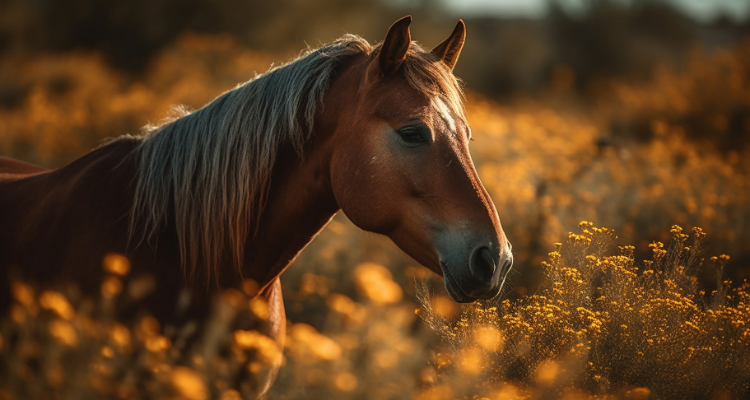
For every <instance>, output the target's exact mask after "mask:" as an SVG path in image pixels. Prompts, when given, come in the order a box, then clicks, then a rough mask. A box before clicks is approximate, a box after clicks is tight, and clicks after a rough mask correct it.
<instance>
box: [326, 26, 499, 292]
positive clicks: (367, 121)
mask: <svg viewBox="0 0 750 400" xmlns="http://www.w3.org/2000/svg"><path fill="white" fill-rule="evenodd" d="M410 22H411V17H410V16H408V17H404V18H402V19H400V20H398V21H396V22H395V23H394V24H393V25H392V26H391V27H390V29H389V30H388V33H387V35H386V38H385V40H384V42H383V43H382V45H381V46H379V47H376V48H375V49H374V50H373V51H372V52H371V53H370V54H369V55H368V57H367V59H366V60H363V61H362V62H360V63H359V66H358V67H355V68H353V71H356V75H354V74H355V72H352V71H347V72H345V73H348V74H349V77H348V78H344V79H345V80H346V79H348V81H347V82H348V84H349V85H352V86H356V95H355V99H354V100H352V101H351V102H348V104H346V106H345V107H346V112H345V113H344V115H343V116H342V117H341V119H340V121H339V123H338V124H337V127H336V129H335V132H334V134H333V136H332V137H333V140H334V141H335V142H336V143H337V144H336V150H335V151H334V152H333V154H332V158H331V165H330V168H331V171H330V175H331V185H332V189H333V193H334V196H335V198H336V201H337V202H338V205H339V206H340V207H341V209H342V210H343V211H344V213H345V214H346V215H347V216H348V217H349V219H350V220H351V221H352V222H353V223H354V224H355V225H357V226H359V227H360V228H362V229H364V230H367V231H371V232H376V233H380V234H384V235H387V236H388V237H390V238H391V240H393V242H394V243H395V244H396V245H398V246H399V247H400V248H401V249H402V250H404V251H405V252H406V253H407V254H409V255H410V256H411V257H413V258H414V259H415V260H416V261H418V262H419V263H421V264H422V265H424V266H426V267H428V268H430V269H431V270H433V271H434V272H436V273H438V274H439V275H442V276H443V277H444V281H445V286H446V289H447V291H448V293H449V294H450V295H451V297H452V298H453V299H454V300H456V301H458V302H469V301H473V300H475V299H487V298H491V297H494V296H496V295H497V294H498V293H499V292H500V290H501V288H502V286H503V283H504V281H505V277H506V275H507V273H508V271H509V270H510V268H511V265H512V259H513V258H512V255H511V251H510V244H509V242H508V240H507V239H506V237H505V233H504V232H503V230H502V228H501V225H500V219H499V217H498V214H497V211H496V210H495V206H494V205H493V203H492V200H491V199H490V196H489V195H488V193H487V191H486V190H485V188H484V187H483V186H482V183H481V182H480V180H479V177H478V175H477V171H476V169H475V168H474V165H473V163H472V160H471V156H470V154H469V141H470V140H471V130H470V129H469V126H468V124H467V122H466V119H465V117H464V113H463V104H462V101H463V98H462V96H463V95H462V93H461V89H460V87H459V85H458V82H457V81H456V78H455V77H454V76H453V72H452V70H453V66H454V65H455V64H456V61H457V59H458V56H459V54H460V52H461V48H462V47H463V44H464V39H465V36H466V31H465V26H464V23H463V21H459V23H458V25H457V26H456V28H455V29H454V31H453V33H452V34H451V35H450V36H449V37H448V38H447V39H446V40H445V41H443V42H442V43H440V44H439V45H438V46H436V47H435V48H434V49H433V50H432V51H426V50H423V49H421V48H420V47H419V46H418V45H417V44H415V43H413V42H412V41H411V35H410V33H409V24H410Z"/></svg>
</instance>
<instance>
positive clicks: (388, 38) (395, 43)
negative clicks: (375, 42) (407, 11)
mask: <svg viewBox="0 0 750 400" xmlns="http://www.w3.org/2000/svg"><path fill="white" fill-rule="evenodd" d="M409 24H411V15H407V16H405V17H403V18H401V19H400V20H398V21H396V22H394V23H393V25H391V27H390V28H388V34H387V35H385V41H384V42H383V46H382V47H381V48H380V55H379V56H378V61H379V64H380V72H382V74H383V75H384V76H386V77H390V76H392V75H393V74H394V73H396V71H398V69H399V68H400V67H401V64H403V63H404V60H406V52H407V51H409V46H410V45H411V33H409Z"/></svg>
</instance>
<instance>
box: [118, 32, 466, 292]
mask: <svg viewBox="0 0 750 400" xmlns="http://www.w3.org/2000/svg"><path fill="white" fill-rule="evenodd" d="M377 51H378V48H373V47H372V46H371V45H370V44H369V43H368V42H367V41H366V40H364V39H362V38H360V37H358V36H354V35H346V36H343V37H342V38H340V39H338V40H336V41H334V42H331V43H329V44H326V45H324V46H323V47H320V48H318V49H316V50H310V51H308V52H306V53H305V54H303V55H302V56H300V57H299V58H297V59H296V60H294V61H292V62H290V63H288V64H286V65H283V66H279V67H276V68H273V69H271V70H269V71H268V72H266V73H265V74H262V75H259V76H257V77H255V78H254V79H252V80H250V81H248V82H245V83H243V84H241V85H238V86H237V87H236V88H234V89H232V90H229V91H227V92H226V93H224V94H222V95H220V96H219V97H217V98H216V99H214V100H213V101H212V102H210V103H209V104H207V105H206V106H204V107H202V108H201V109H199V110H197V111H195V112H192V113H183V115H182V116H180V117H179V118H176V119H174V120H171V121H168V122H167V123H165V124H163V125H162V126H158V127H148V128H147V132H146V134H145V135H144V136H143V138H142V142H141V143H140V144H139V146H138V147H137V148H136V150H135V152H136V153H135V154H136V155H137V157H138V172H137V177H136V187H135V201H134V203H133V207H132V210H131V215H130V232H129V233H130V238H131V242H136V243H138V244H140V243H142V242H143V241H144V240H146V241H148V242H152V241H154V240H155V239H156V237H157V236H158V234H159V233H160V232H161V231H162V230H163V229H164V228H165V226H166V224H167V222H168V219H169V218H170V210H173V213H174V214H173V217H174V224H175V227H176V229H177V238H178V242H179V248H180V258H181V262H182V265H183V267H184V268H185V269H186V272H188V273H189V276H190V277H191V278H192V276H193V275H194V273H195V270H196V267H197V265H199V264H204V265H205V266H206V268H207V276H210V274H211V273H213V274H214V276H218V275H217V274H216V272H217V270H218V268H219V267H220V265H222V264H223V263H229V264H233V266H234V267H235V268H238V269H239V267H240V266H241V265H242V260H243V258H244V250H245V245H246V243H247V240H248V238H249V236H250V235H252V234H255V232H254V228H253V227H254V226H255V225H256V222H257V220H258V218H259V217H260V215H261V212H262V211H263V208H264V206H265V203H266V198H267V195H268V189H269V187H270V183H271V182H270V180H271V174H272V171H273V168H274V165H275V162H276V155H277V152H278V150H279V149H280V147H281V145H283V144H291V145H292V146H293V148H294V149H295V150H296V151H297V153H298V154H299V155H300V156H301V155H302V151H303V146H304V144H305V143H306V141H307V140H308V139H309V138H310V135H311V133H312V127H313V126H314V117H315V114H316V112H317V110H318V106H319V105H320V104H321V103H322V100H323V97H324V95H325V94H326V92H327V90H328V88H329V86H330V82H331V80H332V78H333V77H334V76H335V71H336V69H337V67H339V66H340V65H341V64H342V62H343V61H344V60H346V59H348V58H350V57H351V56H354V55H358V54H374V52H377ZM404 73H405V76H406V78H407V80H408V82H409V84H410V85H411V86H412V87H413V88H414V89H416V90H418V91H419V92H421V93H423V94H425V95H427V96H430V97H435V96H437V97H439V98H441V99H442V100H443V101H444V102H445V104H446V105H447V106H448V107H449V108H450V109H451V111H453V112H454V113H455V114H456V115H457V116H459V117H461V118H463V113H464V112H463V93H462V91H461V87H460V85H459V84H458V82H457V80H456V78H455V77H454V76H453V74H452V72H451V71H450V70H449V69H448V68H447V67H446V66H445V65H444V64H443V63H441V62H439V61H438V60H437V58H435V57H434V56H433V55H432V54H430V53H429V52H427V51H425V50H423V49H421V48H420V47H419V46H417V45H416V44H413V45H412V46H411V48H410V50H409V54H408V57H407V59H406V62H405V63H404ZM230 255H231V257H230Z"/></svg>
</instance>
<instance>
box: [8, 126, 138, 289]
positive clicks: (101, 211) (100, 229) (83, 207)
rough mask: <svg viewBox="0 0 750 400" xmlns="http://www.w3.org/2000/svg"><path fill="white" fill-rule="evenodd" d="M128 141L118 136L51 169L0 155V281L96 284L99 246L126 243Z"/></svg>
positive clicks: (109, 248)
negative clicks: (12, 279)
mask: <svg viewBox="0 0 750 400" xmlns="http://www.w3.org/2000/svg"><path fill="white" fill-rule="evenodd" d="M134 147H135V143H134V141H133V140H128V139H126V140H117V141H114V142H112V143H110V144H108V145H106V146H103V147H100V148H99V149H96V150H94V151H92V152H90V153H88V154H86V155H85V156H83V157H81V158H79V159H77V160H75V161H73V162H72V163H70V164H68V165H67V166H65V167H62V168H59V169H56V170H47V169H45V168H42V167H39V166H36V165H33V164H29V163H26V162H23V161H18V160H13V159H10V158H4V157H0V281H2V282H0V283H2V284H4V285H7V279H8V275H9V274H12V275H14V276H17V277H19V278H21V279H29V280H31V281H35V282H37V283H39V284H46V283H49V282H58V281H60V280H61V279H63V278H65V279H68V280H75V281H78V282H79V283H81V284H82V285H87V284H90V285H92V288H94V287H97V286H98V285H99V284H100V282H101V280H100V279H101V276H102V274H101V260H102V258H103V256H104V254H106V253H107V252H113V251H114V252H124V251H125V250H126V248H125V239H126V232H127V223H126V221H123V219H126V218H123V217H125V216H126V214H127V212H128V210H129V204H130V202H129V199H128V186H129V185H128V183H129V181H130V180H131V179H132V177H133V174H134V173H135V172H134V167H133V166H130V165H128V164H127V163H124V160H126V157H127V156H128V155H129V154H130V153H131V151H132V149H133V148H134ZM132 164H133V165H134V163H132ZM118 166H121V167H122V168H118ZM89 281H90V282H89Z"/></svg>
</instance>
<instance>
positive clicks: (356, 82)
mask: <svg viewBox="0 0 750 400" xmlns="http://www.w3.org/2000/svg"><path fill="white" fill-rule="evenodd" d="M410 22H411V17H410V16H408V17H405V18H402V19H400V20H399V21H397V22H395V23H394V24H393V25H392V26H391V28H390V29H389V31H388V33H387V36H386V38H385V41H384V42H383V43H382V45H380V46H375V47H372V46H370V45H369V44H368V43H367V42H366V41H365V40H364V39H362V38H359V37H357V36H352V35H347V36H344V37H342V38H341V39H339V40H337V41H334V42H332V43H329V44H327V45H325V46H323V47H321V48H319V49H317V50H314V51H310V52H308V53H307V54H305V55H303V56H301V57H300V58H298V59H297V60H295V61H293V62H291V63H289V64H286V65H284V66H281V67H278V68H275V69H273V70H271V71H269V72H267V73H265V74H263V75H261V76H259V77H256V78H255V79H253V80H251V81H249V82H246V83H245V84H242V85H240V86H238V87H237V88H235V89H233V90H230V91H228V92H226V93H224V94H222V95H221V96H219V97H218V98H216V99H215V100H214V101H212V102H211V103H209V104H208V105H206V106H204V107H203V108H201V109H199V110H197V111H195V112H193V113H190V114H186V115H183V116H181V117H180V118H177V119H174V120H172V121H169V122H166V123H164V124H163V125H161V126H158V127H151V128H149V129H150V130H149V131H148V132H147V133H146V134H145V135H144V136H143V137H121V138H119V139H116V140H113V141H111V142H110V143H108V144H106V145H104V146H102V147H100V148H98V149H96V150H94V151H92V152H90V153H89V154H87V155H85V156H83V157H81V158H79V159H78V160H76V161H74V162H72V163H71V164H69V165H67V166H65V167H63V168H60V169H57V170H51V171H48V170H44V169H42V168H39V167H36V166H33V165H30V164H26V163H22V162H20V161H14V160H10V159H0V284H2V287H3V288H6V289H3V291H2V293H3V294H2V301H1V302H0V306H3V309H5V308H7V306H8V304H9V301H10V298H9V295H8V291H7V287H8V284H9V282H8V275H9V274H10V273H11V272H12V271H15V274H17V275H20V276H22V277H23V278H24V279H29V280H33V281H36V282H38V283H40V284H44V283H45V282H47V283H50V282H58V281H60V280H63V279H67V280H70V279H73V280H75V281H76V282H77V283H78V285H80V286H81V287H82V288H83V290H84V291H85V292H89V293H92V292H97V291H98V288H99V284H100V283H101V280H102V277H103V271H102V268H101V262H102V258H103V257H104V256H105V254H107V253H110V252H119V253H122V254H125V255H126V256H127V257H128V258H129V259H130V260H131V263H132V266H133V274H138V273H139V272H140V273H149V274H151V275H152V276H154V277H155V279H156V283H157V287H158V291H157V292H156V293H153V294H151V295H150V296H149V297H148V298H146V299H145V300H144V304H145V305H146V306H147V307H148V308H149V310H150V312H151V313H152V314H153V315H155V316H156V317H157V318H159V319H161V320H170V318H174V313H175V311H174V310H175V309H176V304H177V301H178V297H180V296H179V294H180V293H181V291H184V290H185V289H187V290H188V291H191V292H192V294H193V295H192V300H191V301H192V303H191V305H190V311H191V313H192V314H193V315H196V316H198V317H201V316H203V317H205V314H206V313H207V306H206V303H207V301H206V299H207V298H208V297H209V294H210V293H212V292H214V291H215V290H217V289H219V288H222V289H224V288H230V287H240V286H241V284H242V282H243V279H248V278H249V279H253V280H254V281H256V282H258V283H259V284H260V287H261V288H262V291H261V296H263V297H264V298H266V299H267V300H268V301H269V304H270V308H271V321H272V327H271V330H270V335H271V336H273V337H275V339H276V340H277V341H278V343H279V345H280V346H281V345H282V341H283V336H284V322H285V316H284V306H283V303H282V298H281V293H280V284H279V274H281V273H282V272H283V271H284V269H285V268H286V267H287V266H288V265H289V264H290V263H291V262H292V261H293V260H294V259H295V257H296V256H297V254H298V253H299V252H300V251H301V250H302V249H303V248H304V247H305V246H306V245H307V244H308V243H309V242H310V241H311V240H312V239H313V238H314V237H315V235H316V234H317V233H318V232H319V231H320V230H321V229H322V228H323V227H324V226H325V225H326V223H327V222H328V221H329V220H330V219H331V218H332V216H333V215H334V214H335V213H336V212H338V210H343V211H344V212H345V213H346V215H347V216H348V217H349V219H350V220H351V221H352V222H353V223H354V224H356V225H357V226H359V227H360V228H362V229H365V230H367V231H371V232H376V233H380V234H383V235H387V236H388V237H390V238H391V239H392V240H393V242H394V243H396V245H398V246H399V247H400V248H401V249H402V250H404V251H405V252H406V253H407V254H409V255H410V256H412V257H413V258H414V259H416V260H417V261H418V262H420V263H421V264H422V265H424V266H426V267H428V268H430V269H431V270H433V271H434V272H436V273H438V274H440V275H442V276H443V277H444V280H445V286H446V288H447V291H448V293H449V294H450V295H451V296H452V297H453V299H455V300H456V301H458V302H469V301H473V300H475V299H486V298H490V297H493V296H496V295H497V294H498V292H499V291H500V289H501V287H502V284H503V282H504V279H505V276H506V274H507V272H508V270H509V268H510V266H511V260H512V256H511V253H510V247H509V244H508V242H507V240H506V238H505V235H504V233H503V231H502V229H501V227H500V220H499V218H498V215H497V212H496V210H495V207H494V205H493V204H492V201H491V200H490V197H489V195H488V194H487V191H486V190H485V189H484V187H483V186H482V184H481V182H480V181H479V178H478V176H477V173H476V170H475V169H474V166H473V164H472V161H471V157H470V155H469V150H468V143H469V140H470V139H471V132H470V130H469V127H468V125H467V123H466V121H465V118H464V113H463V94H462V92H461V88H460V87H459V85H458V83H457V81H456V78H455V77H454V76H453V73H452V69H453V66H454V65H455V63H456V60H457V59H458V56H459V53H460V51H461V48H462V47H463V43H464V38H465V27H464V24H463V22H462V21H459V23H458V25H457V26H456V28H455V30H454V31H453V33H452V34H451V35H450V36H449V37H448V38H447V39H446V40H445V41H443V42H442V43H440V44H439V45H438V46H437V47H435V48H434V49H433V50H432V51H425V50H423V49H422V48H420V47H419V46H418V45H416V44H415V43H412V41H411V36H410V33H409V24H410ZM272 379H273V378H272V377H271V378H270V380H269V384H270V381H271V380H272ZM265 388H267V385H266V386H265ZM263 390H264V389H263ZM263 390H261V391H263Z"/></svg>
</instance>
